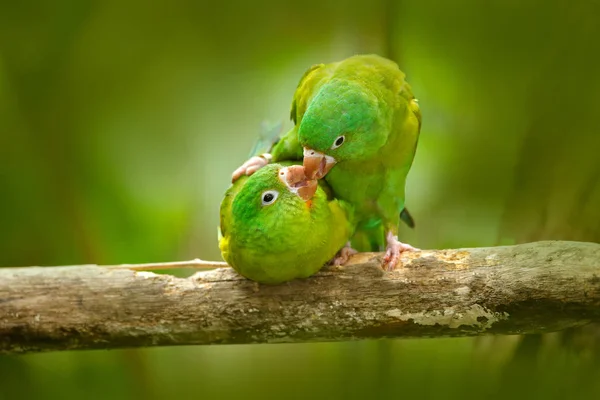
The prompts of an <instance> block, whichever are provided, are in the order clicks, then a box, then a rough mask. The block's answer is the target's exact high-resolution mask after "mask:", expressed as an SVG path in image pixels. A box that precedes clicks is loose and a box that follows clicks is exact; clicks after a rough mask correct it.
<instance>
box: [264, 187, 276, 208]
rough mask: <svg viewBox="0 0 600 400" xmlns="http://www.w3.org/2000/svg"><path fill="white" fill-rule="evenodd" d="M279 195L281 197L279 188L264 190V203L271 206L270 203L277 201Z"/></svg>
mask: <svg viewBox="0 0 600 400" xmlns="http://www.w3.org/2000/svg"><path fill="white" fill-rule="evenodd" d="M277 197H279V192H278V191H277V190H267V191H266V192H263V194H262V205H263V206H269V205H271V204H273V203H275V200H277Z"/></svg>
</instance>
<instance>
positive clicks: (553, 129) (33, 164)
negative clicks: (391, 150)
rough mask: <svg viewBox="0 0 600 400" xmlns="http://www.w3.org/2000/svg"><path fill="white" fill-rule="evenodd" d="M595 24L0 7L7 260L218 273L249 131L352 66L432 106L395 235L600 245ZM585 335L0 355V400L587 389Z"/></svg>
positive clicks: (449, 9)
mask: <svg viewBox="0 0 600 400" xmlns="http://www.w3.org/2000/svg"><path fill="white" fill-rule="evenodd" d="M599 21H600V2H598V1H597V0H575V1H571V2H567V1H560V0H545V1H543V0H503V1H499V0H492V1H480V0H458V1H452V2H450V1H434V0H423V1H412V2H409V1H404V0H400V1H393V0H370V1H356V0H354V1H352V0H351V1H346V2H339V1H333V0H319V1H316V0H306V1H304V2H288V3H285V2H280V1H271V0H255V1H222V2H206V1H189V0H169V1H165V0H158V1H154V2H145V1H139V0H121V1H115V0H105V1H90V0H52V1H40V0H38V1H30V0H22V1H20V2H16V1H15V2H10V1H8V0H2V1H1V2H0V160H1V161H0V188H1V191H2V192H1V193H2V195H1V196H0V266H26V265H70V264H82V263H95V264H115V263H138V262H156V261H174V260H186V259H191V258H195V257H200V258H204V259H215V260H216V259H220V255H219V252H218V248H217V240H216V236H217V233H216V232H217V225H218V206H219V203H220V201H221V198H222V195H223V193H224V191H225V189H226V188H227V187H228V185H229V179H230V174H231V172H232V171H233V169H234V168H235V167H237V166H238V165H239V164H240V163H241V162H242V161H244V160H245V159H246V157H247V156H248V152H249V150H250V148H251V147H252V144H253V142H254V139H255V138H256V136H257V134H258V132H259V130H260V125H261V122H262V121H264V120H269V121H274V122H277V121H283V122H284V123H285V128H288V127H289V126H291V124H290V122H289V121H288V119H287V116H288V111H289V105H290V102H291V97H292V94H293V91H294V88H295V86H296V84H297V82H298V79H299V78H300V76H301V75H302V73H303V72H304V70H305V69H306V68H308V67H309V66H310V65H312V64H315V63H320V62H330V61H337V60H340V59H343V58H345V57H348V56H350V55H353V54H357V53H378V54H380V55H384V56H387V57H389V58H392V59H394V60H395V61H396V62H398V63H399V64H400V66H401V68H402V69H403V70H404V71H405V72H406V73H407V75H408V79H409V82H410V83H411V84H412V86H413V89H414V92H415V94H416V95H417V97H418V98H419V101H420V105H421V109H422V112H423V121H424V122H423V129H422V132H421V141H420V144H419V148H418V152H417V156H416V159H415V163H414V166H413V169H412V171H411V173H410V175H409V179H408V188H407V196H408V197H407V205H408V207H409V209H410V210H411V213H412V214H413V216H414V217H415V219H416V222H417V228H416V229H415V230H412V231H411V230H409V229H408V228H402V230H401V239H404V240H405V241H407V242H409V243H411V244H413V245H415V246H418V247H422V248H443V247H467V246H493V245H498V244H512V243H521V242H527V241H534V240H542V239H566V240H581V241H595V242H600V122H599V118H598V115H600V114H599V111H598V109H599V108H600V107H599V106H600V63H599V62H598V57H599V54H600V23H599ZM178 273H179V274H182V275H183V274H186V273H187V274H189V273H191V272H190V271H179V272H178ZM598 332H599V329H598V328H594V327H587V328H585V329H578V330H572V331H569V332H565V333H561V334H550V335H544V336H535V335H534V336H527V337H518V336H512V337H485V338H465V339H421V340H381V341H363V342H349V343H326V344H295V345H251V346H250V345H249V346H245V345H236V346H216V347H182V348H153V349H142V350H119V351H81V352H66V353H48V354H31V355H25V356H18V357H8V356H0V399H2V400H4V399H55V398H57V399H58V398H60V399H78V398H86V399H165V398H171V397H172V398H200V399H220V398H246V399H255V398H257V399H258V398H260V399H268V398H361V399H367V398H383V397H386V398H387V397H389V398H400V397H409V396H410V397H419V398H436V399H446V398H473V397H478V398H479V397H481V398H499V399H512V398H527V399H533V398H540V399H563V398H569V399H573V398H582V399H583V398H586V399H590V398H596V397H597V396H598V395H600V346H599V345H598V343H600V334H599V333H598Z"/></svg>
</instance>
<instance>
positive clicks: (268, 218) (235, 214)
mask: <svg viewBox="0 0 600 400" xmlns="http://www.w3.org/2000/svg"><path fill="white" fill-rule="evenodd" d="M220 211H221V212H220V217H221V221H220V235H219V236H220V238H219V248H220V250H221V254H222V256H223V259H224V260H225V261H227V263H228V264H229V265H231V266H232V267H233V269H235V270H236V271H237V272H238V273H239V274H240V275H243V276H245V277H246V278H249V279H252V280H254V281H257V282H260V283H266V284H277V283H282V282H286V281H290V280H293V279H296V278H306V277H308V276H310V275H312V274H314V273H316V272H317V271H318V270H319V269H321V268H322V267H323V266H324V265H325V264H326V263H327V262H328V261H331V260H332V259H333V263H334V264H338V265H339V264H342V263H344V262H345V261H346V260H347V258H348V257H349V256H350V255H351V254H352V252H351V251H349V250H348V248H347V247H345V244H346V243H347V242H348V240H349V239H350V237H351V236H352V234H353V232H354V222H353V221H354V220H353V207H352V206H350V205H349V204H348V203H346V202H344V201H342V200H336V199H333V198H332V197H331V193H330V190H329V189H328V188H327V184H326V183H325V182H322V181H321V182H317V181H316V180H314V179H312V180H311V179H307V178H306V176H305V173H304V167H303V166H302V165H293V163H290V162H288V163H282V164H270V165H268V166H266V167H265V168H261V169H260V170H259V171H257V172H256V173H254V174H253V175H252V176H249V177H247V176H244V177H242V178H241V179H238V180H237V181H236V182H235V183H233V185H232V186H231V187H230V188H229V189H228V190H227V192H226V193H225V198H224V199H223V201H222V203H221V210H220ZM336 254H337V255H336Z"/></svg>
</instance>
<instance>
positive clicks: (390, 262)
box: [383, 232, 419, 271]
mask: <svg viewBox="0 0 600 400" xmlns="http://www.w3.org/2000/svg"><path fill="white" fill-rule="evenodd" d="M405 251H419V249H417V248H416V247H413V246H411V245H410V244H407V243H402V242H400V241H399V240H398V236H396V235H394V234H392V232H388V234H387V250H386V252H385V256H384V257H383V269H385V270H386V271H393V270H394V269H395V268H396V266H397V265H398V262H399V261H400V254H402V253H403V252H405Z"/></svg>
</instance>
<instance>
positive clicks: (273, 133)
mask: <svg viewBox="0 0 600 400" xmlns="http://www.w3.org/2000/svg"><path fill="white" fill-rule="evenodd" d="M282 128H283V121H281V120H280V121H278V122H275V123H273V122H270V121H266V120H265V121H263V122H262V123H261V124H260V131H259V133H258V140H257V141H256V143H254V146H253V147H252V151H251V152H250V157H254V156H258V155H260V154H263V153H270V152H271V149H272V148H273V146H275V144H277V142H279V139H280V138H281V137H280V136H281V129H282Z"/></svg>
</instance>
